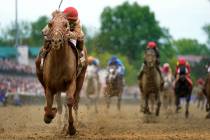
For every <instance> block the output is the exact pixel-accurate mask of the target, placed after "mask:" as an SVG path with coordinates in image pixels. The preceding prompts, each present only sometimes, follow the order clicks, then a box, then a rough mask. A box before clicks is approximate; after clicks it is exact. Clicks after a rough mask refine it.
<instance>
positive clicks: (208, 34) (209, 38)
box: [203, 24, 210, 44]
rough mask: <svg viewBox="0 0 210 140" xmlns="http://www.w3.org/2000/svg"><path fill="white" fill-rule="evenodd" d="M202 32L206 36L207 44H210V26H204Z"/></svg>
mask: <svg viewBox="0 0 210 140" xmlns="http://www.w3.org/2000/svg"><path fill="white" fill-rule="evenodd" d="M203 30H204V31H205V32H206V34H207V36H208V44H210V24H206V25H205V26H204V27H203Z"/></svg>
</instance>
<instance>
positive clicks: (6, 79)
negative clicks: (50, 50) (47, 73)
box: [0, 74, 44, 95]
mask: <svg viewBox="0 0 210 140" xmlns="http://www.w3.org/2000/svg"><path fill="white" fill-rule="evenodd" d="M0 89H1V90H5V91H6V92H7V93H9V94H16V93H17V94H24V95H44V93H43V88H42V86H41V84H40V83H39V81H38V79H37V78H36V77H24V76H10V75H5V74H4V75H1V74H0Z"/></svg>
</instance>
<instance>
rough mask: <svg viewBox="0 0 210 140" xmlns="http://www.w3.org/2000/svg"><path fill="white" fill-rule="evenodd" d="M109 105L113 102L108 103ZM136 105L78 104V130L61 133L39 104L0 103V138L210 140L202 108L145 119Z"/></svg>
mask: <svg viewBox="0 0 210 140" xmlns="http://www.w3.org/2000/svg"><path fill="white" fill-rule="evenodd" d="M112 105H113V104H112ZM138 111H139V105H126V104H123V105H122V111H121V112H118V111H117V109H116V106H111V110H109V111H107V110H106V109H105V108H104V106H103V105H100V110H99V113H98V114H96V113H94V111H93V108H91V110H89V111H87V109H86V107H85V106H83V105H82V106H80V111H79V123H78V124H77V130H78V133H77V135H76V136H74V137H65V136H63V135H61V134H60V133H59V130H58V128H57V121H56V119H55V120H53V123H52V124H50V125H46V124H44V122H43V118H42V117H43V106H24V107H12V106H9V107H1V108H0V140H12V139H15V140H25V139H27V140H35V139H39V140H57V139H91V140H92V139H107V140H108V139H126V140H127V139H142V140H153V139H155V140H180V139H184V140H197V139H199V140H206V139H209V140H210V120H206V119H204V117H205V114H206V113H205V111H200V110H198V109H197V108H195V107H193V106H191V108H190V113H191V114H190V117H189V119H187V120H186V119H185V118H184V114H183V112H182V113H180V114H178V115H177V114H174V115H173V116H169V117H168V118H166V114H165V113H164V112H163V111H162V112H161V114H160V117H159V118H155V117H151V118H149V120H148V119H146V118H145V117H143V116H142V114H141V113H139V112H138Z"/></svg>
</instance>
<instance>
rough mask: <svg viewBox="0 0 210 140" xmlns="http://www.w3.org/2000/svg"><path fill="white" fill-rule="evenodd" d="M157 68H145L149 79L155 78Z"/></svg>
mask: <svg viewBox="0 0 210 140" xmlns="http://www.w3.org/2000/svg"><path fill="white" fill-rule="evenodd" d="M155 69H156V68H155V67H148V66H145V73H146V75H147V77H152V76H154V74H155Z"/></svg>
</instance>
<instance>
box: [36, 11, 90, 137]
mask: <svg viewBox="0 0 210 140" xmlns="http://www.w3.org/2000/svg"><path fill="white" fill-rule="evenodd" d="M52 16H53V18H52V19H51V20H50V22H49V23H48V27H49V33H48V34H47V38H48V40H47V41H48V47H49V52H48V54H47V56H46V58H45V62H44V67H43V73H42V72H41V71H40V68H39V67H40V65H39V64H40V63H38V62H37V61H38V59H36V72H37V76H38V79H39V81H40V82H41V84H42V86H43V87H44V91H45V97H46V106H45V108H44V110H45V114H44V121H45V123H50V122H51V121H52V119H53V118H54V117H55V115H56V112H57V109H56V108H52V106H53V100H54V96H55V95H60V94H61V92H66V99H67V105H68V110H69V118H68V122H69V125H68V130H67V133H68V134H70V135H74V134H75V133H76V129H75V127H74V124H73V122H74V120H73V115H72V108H73V107H74V109H77V108H78V102H79V93H80V90H81V88H82V85H83V81H84V77H85V72H86V68H87V64H85V66H84V67H83V68H82V69H81V72H80V73H79V74H78V69H79V67H78V53H77V50H76V48H75V47H76V46H75V45H73V43H71V42H70V41H69V38H68V37H67V35H66V33H68V32H69V23H68V20H67V19H66V17H65V15H64V14H63V13H62V12H60V11H55V12H53V14H52ZM46 44H47V43H45V45H46ZM45 47H46V46H45ZM84 54H85V58H86V62H87V52H86V49H85V47H84ZM58 97H60V96H58Z"/></svg>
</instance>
